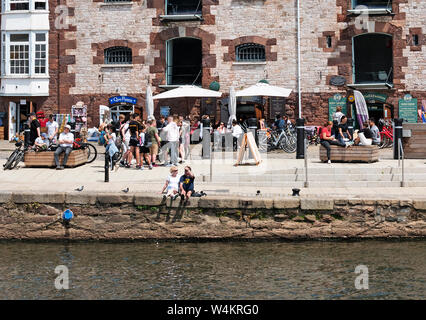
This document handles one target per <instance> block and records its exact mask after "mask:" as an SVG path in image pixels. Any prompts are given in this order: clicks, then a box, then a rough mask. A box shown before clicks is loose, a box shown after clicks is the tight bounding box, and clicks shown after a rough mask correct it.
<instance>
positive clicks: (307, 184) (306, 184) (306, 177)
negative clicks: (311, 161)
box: [303, 137, 309, 188]
mask: <svg viewBox="0 0 426 320" xmlns="http://www.w3.org/2000/svg"><path fill="white" fill-rule="evenodd" d="M303 139H304V141H303V142H304V147H305V154H304V158H305V188H309V181H308V148H307V147H306V145H307V144H306V138H305V137H303Z"/></svg>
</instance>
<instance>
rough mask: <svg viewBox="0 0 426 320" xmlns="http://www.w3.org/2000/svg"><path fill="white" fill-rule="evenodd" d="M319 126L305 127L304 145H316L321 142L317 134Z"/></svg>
mask: <svg viewBox="0 0 426 320" xmlns="http://www.w3.org/2000/svg"><path fill="white" fill-rule="evenodd" d="M319 129H320V127H305V139H306V145H307V146H310V145H318V144H320V143H321V138H320V134H319Z"/></svg>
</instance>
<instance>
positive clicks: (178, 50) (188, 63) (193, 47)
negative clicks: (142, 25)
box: [167, 38, 202, 85]
mask: <svg viewBox="0 0 426 320" xmlns="http://www.w3.org/2000/svg"><path fill="white" fill-rule="evenodd" d="M201 61H202V53H201V40H199V39H195V38H177V39H173V40H169V41H168V42H167V84H168V85H184V84H195V85H201V78H202V74H201V70H202V69H201Z"/></svg>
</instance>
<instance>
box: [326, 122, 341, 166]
mask: <svg viewBox="0 0 426 320" xmlns="http://www.w3.org/2000/svg"><path fill="white" fill-rule="evenodd" d="M332 127H333V122H331V121H328V122H326V123H325V124H324V127H322V128H321V130H320V138H321V145H322V146H323V147H324V148H325V149H327V160H328V163H331V161H330V151H331V149H330V145H332V144H334V145H336V146H340V147H345V146H346V144H345V143H344V142H341V141H339V140H336V139H335V138H334V136H332V135H331V128H332Z"/></svg>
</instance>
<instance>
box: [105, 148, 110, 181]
mask: <svg viewBox="0 0 426 320" xmlns="http://www.w3.org/2000/svg"><path fill="white" fill-rule="evenodd" d="M105 182H109V154H108V152H105Z"/></svg>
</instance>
